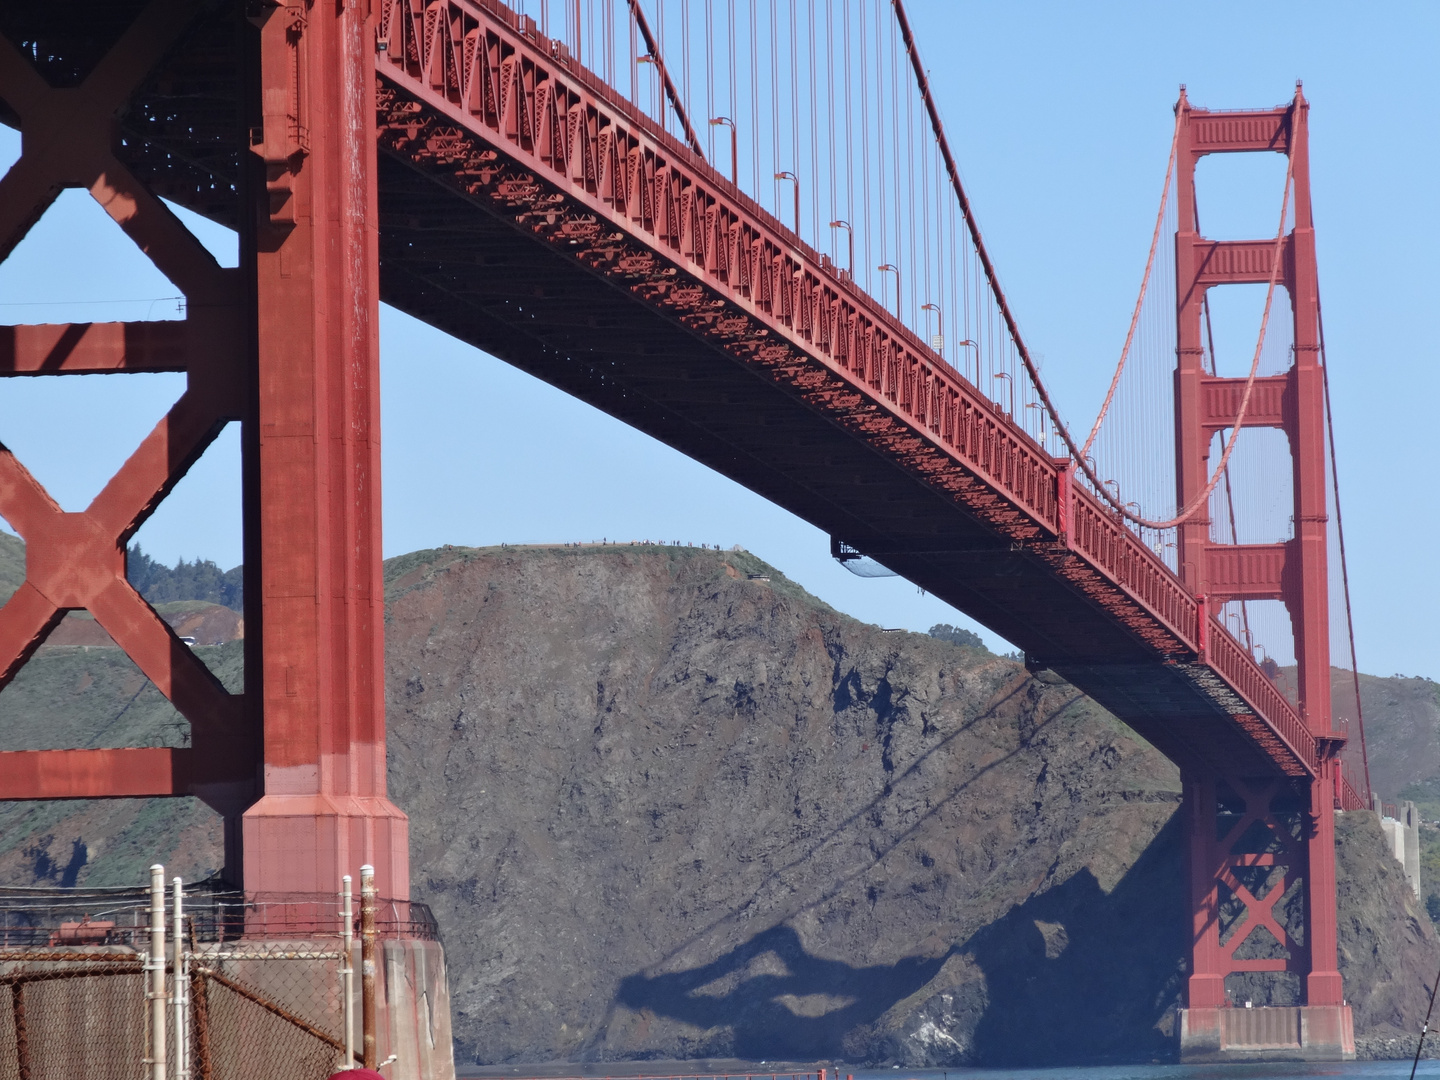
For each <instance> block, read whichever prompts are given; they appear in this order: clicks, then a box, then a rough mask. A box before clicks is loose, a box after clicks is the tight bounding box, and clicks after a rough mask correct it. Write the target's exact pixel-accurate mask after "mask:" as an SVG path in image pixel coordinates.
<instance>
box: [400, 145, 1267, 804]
mask: <svg viewBox="0 0 1440 1080" xmlns="http://www.w3.org/2000/svg"><path fill="white" fill-rule="evenodd" d="M380 207H381V226H382V228H381V241H380V243H381V248H380V252H381V263H380V267H381V269H380V282H381V294H382V296H383V297H384V299H385V301H386V302H388V303H390V304H393V305H394V306H395V307H397V308H399V309H400V310H402V311H405V312H407V313H409V314H411V315H413V316H415V317H416V318H418V319H420V320H421V321H423V322H426V323H429V324H431V325H432V326H435V327H438V328H439V329H442V330H444V331H446V332H447V333H450V334H453V335H454V336H456V337H458V338H460V339H461V340H463V341H467V342H469V343H471V344H473V345H475V346H476V347H478V348H480V349H482V350H484V351H485V352H488V353H490V354H491V355H493V356H497V357H499V358H500V359H502V360H505V361H507V362H508V363H511V364H513V365H515V366H516V367H519V368H521V369H522V370H524V371H527V372H529V373H530V374H532V375H535V376H536V377H537V378H540V379H543V380H544V381H545V382H547V383H550V384H551V385H553V386H555V387H557V388H559V389H561V390H563V391H565V392H566V393H568V394H572V395H574V396H575V397H578V398H580V399H581V400H583V401H586V402H589V403H590V404H591V405H594V406H595V407H596V408H599V409H601V410H603V411H605V412H606V413H609V414H610V415H612V416H614V417H616V418H617V419H619V420H622V421H624V422H625V423H627V424H630V425H631V426H633V427H636V428H638V429H640V430H641V431H644V432H646V433H647V434H649V435H652V436H654V437H655V438H656V439H658V440H659V441H661V442H663V443H666V444H667V445H669V446H673V447H675V448H676V449H678V450H681V451H682V452H684V453H685V454H687V455H689V456H690V457H693V458H695V459H696V460H697V461H701V462H703V463H704V464H706V465H708V466H710V467H711V468H713V469H715V470H716V471H717V472H720V473H722V474H724V475H726V476H728V477H730V478H731V479H733V480H736V481H737V482H739V483H741V484H743V485H745V486H746V487H748V488H750V489H751V490H753V491H755V492H756V493H758V494H760V495H762V496H764V497H765V498H767V499H770V500H771V501H773V502H775V503H776V504H778V505H780V506H783V507H785V508H786V509H787V510H789V511H791V512H792V513H794V514H796V515H797V516H799V517H801V518H804V519H805V520H806V521H808V522H810V523H811V524H813V525H816V526H818V527H819V528H821V529H823V530H825V531H826V532H828V533H830V534H831V535H834V536H837V537H841V538H843V539H844V540H845V541H846V542H847V543H849V544H853V545H854V546H855V547H857V548H859V549H860V550H861V551H864V552H867V553H869V554H871V555H873V556H875V557H877V558H878V559H879V560H880V561H882V562H884V563H885V564H886V565H887V566H889V567H890V568H891V569H893V570H895V571H896V572H897V573H899V574H901V575H902V576H904V577H906V578H908V579H909V580H911V581H913V582H915V583H916V584H917V585H918V586H920V587H922V588H924V589H925V590H927V591H928V592H931V593H933V594H935V595H936V596H939V597H940V598H941V599H943V600H945V601H947V602H948V603H951V604H953V605H954V606H955V607H957V608H959V609H960V610H962V611H964V612H965V613H966V614H968V615H970V616H971V617H973V618H975V619H977V620H978V621H980V622H982V623H984V624H985V625H986V626H989V627H990V628H991V629H993V630H994V631H995V632H996V633H998V634H1001V635H1002V636H1004V637H1005V638H1006V639H1007V640H1009V641H1012V642H1014V643H1015V644H1016V645H1018V646H1020V647H1021V648H1022V649H1024V650H1025V651H1026V653H1027V654H1030V655H1032V656H1035V657H1037V658H1040V659H1041V661H1042V662H1043V663H1044V664H1045V665H1046V666H1048V667H1051V668H1052V669H1054V670H1055V671H1057V672H1059V673H1060V674H1063V675H1065V676H1066V677H1067V678H1070V679H1072V680H1073V681H1074V682H1075V683H1076V685H1077V686H1079V687H1080V688H1081V689H1083V690H1085V691H1086V692H1087V693H1089V694H1091V695H1092V696H1094V697H1095V698H1096V699H1097V700H1099V701H1101V702H1102V703H1103V704H1104V705H1105V706H1106V707H1107V708H1109V709H1111V710H1112V711H1114V712H1115V713H1116V715H1118V716H1120V717H1121V718H1122V719H1124V720H1125V721H1126V722H1127V723H1129V724H1131V726H1133V727H1134V728H1135V729H1136V730H1137V731H1139V732H1140V733H1141V734H1143V735H1144V736H1145V737H1146V738H1147V739H1149V740H1151V741H1152V742H1153V743H1154V744H1155V745H1156V747H1157V748H1159V749H1160V750H1161V752H1163V753H1165V754H1166V755H1167V756H1170V757H1171V758H1172V759H1174V760H1177V761H1185V762H1195V763H1197V764H1199V763H1209V764H1215V765H1219V764H1222V763H1223V764H1224V765H1225V767H1227V768H1232V769H1233V768H1236V767H1237V765H1238V766H1239V770H1240V771H1241V772H1242V773H1245V774H1247V775H1251V774H1253V775H1256V776H1263V775H1269V774H1271V773H1273V771H1274V764H1273V762H1272V761H1269V760H1266V759H1265V758H1264V756H1263V755H1261V754H1260V753H1259V752H1258V751H1257V749H1256V748H1255V746H1254V743H1253V742H1251V741H1250V740H1249V739H1248V738H1247V737H1246V736H1245V735H1244V733H1243V732H1241V731H1240V729H1239V728H1237V727H1236V726H1235V725H1234V723H1233V722H1232V720H1231V717H1230V716H1229V714H1227V713H1225V712H1224V711H1223V710H1222V709H1220V708H1219V707H1218V706H1217V704H1216V703H1215V701H1214V700H1213V699H1212V698H1210V697H1208V696H1206V695H1203V694H1201V693H1199V692H1197V688H1196V686H1195V683H1194V681H1193V680H1192V678H1190V677H1189V673H1188V672H1186V671H1182V670H1180V669H1179V668H1178V667H1167V666H1165V665H1162V664H1157V663H1156V662H1155V657H1154V654H1153V652H1151V651H1150V650H1148V649H1147V648H1146V647H1145V645H1144V644H1143V643H1142V642H1140V641H1138V640H1137V639H1136V638H1135V637H1133V636H1132V635H1131V634H1130V633H1128V632H1127V630H1126V629H1125V628H1124V627H1123V626H1121V625H1119V624H1117V623H1116V622H1115V621H1114V619H1113V618H1111V617H1110V615H1109V613H1107V612H1105V611H1103V610H1101V609H1100V608H1098V607H1096V606H1095V605H1094V604H1093V603H1092V602H1091V601H1090V600H1089V599H1088V598H1087V597H1085V596H1083V595H1081V594H1080V593H1079V592H1077V591H1076V590H1074V589H1072V588H1070V587H1069V586H1068V585H1067V584H1066V583H1065V582H1064V581H1062V580H1060V579H1059V578H1057V577H1056V576H1055V574H1054V572H1053V570H1052V569H1051V567H1050V565H1049V564H1048V563H1046V562H1045V561H1043V560H1041V559H1040V558H1038V557H1037V556H1036V554H1035V553H1034V552H1033V551H1030V550H1027V549H1026V548H1025V547H1024V546H1019V545H1013V544H1012V543H1011V542H1010V541H1008V540H1007V539H1005V538H1003V537H997V536H996V535H995V533H994V531H993V530H992V529H990V528H988V527H986V526H985V525H984V524H982V523H981V522H978V521H976V520H975V519H974V518H973V517H971V516H970V515H969V514H967V513H966V512H965V510H964V509H963V508H962V507H960V506H958V505H957V504H956V502H955V500H954V499H952V498H950V497H949V496H948V495H946V494H945V493H944V492H942V491H939V490H937V489H936V488H935V487H933V486H931V485H930V484H927V483H926V482H925V481H924V480H922V479H921V478H919V477H917V476H916V475H914V473H913V472H910V471H909V470H907V469H906V468H905V467H904V466H903V464H902V463H900V462H899V461H897V460H895V459H894V458H893V457H888V456H887V455H885V454H884V453H882V452H881V451H880V450H879V449H877V448H876V447H875V446H874V445H873V444H871V443H869V442H867V441H865V440H864V439H861V438H857V437H856V436H855V435H854V434H853V433H851V432H849V431H847V430H846V429H845V428H843V427H841V426H840V425H839V424H837V423H836V422H835V421H834V420H833V419H832V418H830V417H827V416H825V415H823V414H821V413H819V412H817V411H816V410H814V409H813V408H811V407H810V406H809V405H807V404H806V403H804V402H803V401H801V400H799V399H798V398H797V397H795V396H793V395H791V394H790V393H787V392H786V390H785V388H784V387H782V386H779V385H777V384H776V383H774V382H772V381H770V380H767V379H765V378H764V377H762V376H761V375H760V374H759V373H757V372H755V371H754V370H752V369H750V368H748V367H746V366H745V365H743V364H741V363H739V362H737V361H736V360H735V359H734V358H733V357H731V356H730V355H729V354H728V353H726V352H725V351H724V350H722V349H720V348H717V347H715V346H714V345H712V344H710V343H708V342H707V341H706V340H705V339H704V338H703V337H701V336H699V335H696V334H694V333H692V332H691V331H689V330H687V329H686V328H685V327H683V326H681V325H678V324H677V323H676V322H674V321H672V320H670V319H667V318H665V317H664V316H663V315H662V314H661V313H659V312H657V311H655V310H654V308H653V307H651V306H650V305H647V304H645V303H643V302H642V301H640V300H639V299H637V298H636V297H635V296H634V294H633V293H630V292H629V291H627V290H623V289H619V288H616V287H615V286H614V285H612V284H611V283H610V282H608V281H606V280H605V279H604V278H602V277H601V276H599V275H597V274H592V273H590V272H589V271H587V270H586V269H584V268H583V267H581V266H579V265H577V264H576V263H575V262H574V261H573V260H571V259H568V258H566V257H565V256H564V255H561V254H557V253H556V252H554V251H553V249H552V248H551V246H550V245H549V244H547V243H546V242H544V241H543V240H541V239H538V238H536V237H535V236H534V235H533V234H527V233H526V232H524V231H522V230H520V229H518V228H516V227H515V226H514V224H513V223H511V222H510V221H507V220H505V219H502V218H501V217H499V216H497V215H494V214H492V213H490V212H489V211H488V210H487V209H486V208H485V207H484V205H483V204H481V203H480V202H479V201H478V200H471V199H467V198H465V197H464V196H462V195H460V194H458V193H456V192H455V191H454V190H453V189H451V188H449V187H446V186H444V185H442V184H440V183H438V182H436V181H434V180H432V179H430V178H429V177H427V176H426V175H425V174H424V173H422V172H420V171H418V170H416V169H414V168H412V167H411V166H410V164H409V163H408V162H406V161H404V160H401V159H398V158H395V157H389V156H385V155H382V157H381V164H380ZM500 408H504V403H503V402H496V401H485V402H476V413H477V420H479V421H480V422H481V423H483V422H484V416H485V413H486V412H487V411H489V410H492V409H500ZM545 429H546V424H545V419H544V417H536V418H535V421H534V432H535V438H536V439H537V440H543V439H544V438H545V437H546V434H545ZM478 464H479V463H477V465H478ZM957 467H958V466H957ZM634 482H636V483H643V482H645V480H644V477H643V475H638V474H637V476H636V477H635V478H634Z"/></svg>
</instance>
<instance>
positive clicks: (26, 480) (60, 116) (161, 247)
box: [0, 0, 257, 858]
mask: <svg viewBox="0 0 1440 1080" xmlns="http://www.w3.org/2000/svg"><path fill="white" fill-rule="evenodd" d="M186 16H187V8H186V5H184V4H183V3H179V2H178V0H176V2H166V0H157V2H155V3H152V4H150V5H149V6H148V7H147V8H146V9H145V10H144V11H143V12H142V13H141V15H140V16H139V18H138V19H137V20H136V21H135V23H134V24H133V25H132V26H131V27H130V28H129V29H128V30H127V31H126V32H125V33H124V34H123V36H122V37H121V38H120V39H119V41H118V42H117V43H116V44H115V46H114V47H113V48H112V49H111V50H110V52H109V53H108V54H107V55H106V56H105V57H104V59H103V60H101V61H100V62H99V64H98V65H96V67H95V68H94V69H93V70H92V71H91V72H90V74H89V76H88V77H87V78H86V79H85V80H84V81H83V82H81V83H80V85H79V86H76V87H69V88H64V89H58V90H57V89H53V88H52V87H51V86H50V85H49V84H47V83H46V82H45V80H44V79H43V78H41V77H40V75H39V73H38V72H37V71H36V69H35V68H34V67H33V66H31V64H30V63H29V62H28V61H27V60H26V58H25V57H24V56H22V55H21V54H20V52H19V51H18V50H17V49H16V48H15V47H14V45H13V44H11V43H10V42H9V41H6V40H4V39H0V98H3V100H4V101H5V102H6V103H7V104H8V105H9V106H10V108H11V109H12V110H13V111H14V113H15V114H17V115H18V117H19V118H20V121H21V124H22V128H23V131H24V136H25V137H24V143H23V149H22V153H21V157H20V159H19V161H17V162H16V163H15V165H14V167H12V168H11V170H10V171H9V173H8V174H7V175H6V176H5V177H4V179H3V180H0V258H4V257H6V256H8V255H9V254H10V252H11V251H13V250H14V248H15V245H16V244H18V243H19V242H20V240H21V239H23V238H24V236H25V235H26V233H27V231H28V230H29V228H30V226H31V225H33V224H34V223H35V221H37V220H38V219H39V217H40V215H41V214H43V213H44V211H45V209H46V208H47V207H48V206H49V205H50V204H51V202H52V201H53V200H54V199H55V197H56V196H57V195H58V194H59V192H60V191H61V190H62V189H63V188H65V187H82V188H85V189H88V190H89V192H90V194H91V195H92V196H94V198H95V200H96V201H97V202H98V203H99V204H100V205H101V206H102V207H103V208H104V209H105V212H106V213H107V214H108V215H109V216H110V218H111V219H112V220H113V221H114V222H115V224H116V225H117V226H118V227H119V228H121V229H123V230H124V231H125V232H126V233H127V234H128V235H129V236H130V238H131V239H132V240H134V241H135V243H136V244H137V245H138V246H139V247H140V248H141V249H142V250H143V251H145V253H146V254H147V255H148V256H149V257H150V259H151V260H152V261H153V262H154V264H155V266H156V267H157V268H158V269H159V270H160V271H161V272H162V273H164V274H165V275H166V277H168V278H169V279H170V280H171V281H172V282H174V283H175V285H176V286H177V287H179V288H180V289H181V290H182V292H183V293H184V294H185V297H186V301H187V316H186V318H185V320H184V321H183V322H170V323H123V324H121V323H112V324H99V325H90V324H85V325H75V326H19V327H7V328H5V329H4V330H3V331H0V375H10V376H18V375H59V374H84V373H87V372H92V373H93V372H119V371H177V372H184V373H185V375H186V389H185V392H184V394H183V395H182V396H181V397H180V399H179V401H177V402H176V403H175V405H174V406H173V407H172V408H171V409H170V411H169V412H168V413H167V415H166V416H165V417H164V418H163V419H162V420H161V421H160V422H159V423H158V424H157V425H156V426H155V429H154V430H153V431H152V432H151V433H150V434H149V435H148V436H147V437H146V438H145V440H144V441H143V442H142V443H141V444H140V446H139V447H138V448H137V449H136V450H135V452H134V453H133V454H132V455H131V456H130V458H129V459H128V460H127V461H126V462H125V463H124V465H122V466H121V468H120V470H119V471H118V472H117V473H116V474H115V475H114V476H113V477H112V478H111V479H110V481H109V482H108V483H107V484H106V485H105V487H104V489H103V490H102V491H101V492H100V494H99V495H97V496H96V497H95V499H94V500H93V501H92V502H91V504H90V505H89V506H88V507H87V508H86V509H85V510H83V511H80V512H77V513H67V512H65V511H62V510H61V509H60V507H59V506H58V505H57V504H56V503H55V501H54V500H53V499H52V498H51V497H50V495H49V494H48V493H47V492H46V491H45V489H44V488H43V487H42V486H41V485H40V484H39V483H38V482H37V481H36V480H35V478H34V477H33V476H32V475H31V473H30V472H29V471H28V470H27V469H26V468H25V466H24V465H23V464H22V463H21V462H20V461H19V460H18V459H17V458H16V457H15V455H14V454H13V453H12V452H11V451H10V450H9V449H7V448H0V514H3V515H4V518H5V520H6V521H7V522H9V524H10V525H11V526H12V527H13V528H14V529H15V530H16V531H17V532H18V533H19V534H20V535H21V536H22V537H24V539H25V541H26V567H25V583H24V584H23V585H22V586H21V587H20V589H19V590H18V591H17V592H16V593H15V595H14V596H13V597H12V598H11V599H10V601H9V602H8V603H7V604H6V605H5V606H4V608H3V609H0V685H4V684H6V683H8V682H9V681H10V680H11V679H13V678H14V676H15V674H16V672H17V671H18V670H19V669H20V667H21V666H22V665H23V664H24V663H25V661H26V660H27V659H28V658H29V657H30V656H31V655H32V654H33V652H34V651H35V649H37V648H38V647H39V646H40V644H41V643H42V642H43V641H44V640H45V638H46V636H47V635H48V634H49V633H50V631H51V630H53V629H54V628H55V626H56V625H58V623H59V621H60V619H61V618H62V617H63V616H64V615H65V613H66V612H67V611H74V610H80V609H85V610H88V611H90V612H91V613H92V614H94V616H95V618H96V620H97V621H98V622H99V623H100V624H101V626H103V627H104V628H105V630H106V631H108V632H109V634H110V636H111V637H112V638H114V639H115V642H116V643H117V644H118V645H120V646H121V648H123V649H124V650H125V651H126V653H127V654H128V655H129V656H130V657H131V659H133V660H134V661H135V663H136V664H137V665H138V666H139V668H140V670H141V671H143V672H144V673H145V674H146V675H147V676H148V677H149V678H150V680H151V681H152V682H153V683H154V684H155V685H156V687H157V688H159V690H160V691H161V692H162V693H164V694H165V696H166V697H168V698H169V699H170V701H171V702H172V703H173V704H174V705H175V707H176V708H177V709H178V710H179V711H180V712H181V713H182V714H183V715H184V716H185V718H186V719H187V720H189V721H190V725H191V734H190V741H191V745H190V746H189V747H186V748H181V749H168V748H155V749H111V750H107V749H98V750H49V751H29V752H15V753H5V754H0V790H4V792H5V794H6V797H8V798H77V797H94V796H106V795H170V794H194V795H199V796H200V797H202V798H204V799H205V800H206V801H207V802H209V803H210V804H211V805H212V806H214V807H215V808H216V809H218V810H220V811H221V812H222V813H224V814H226V815H227V817H228V818H229V819H230V820H231V821H232V822H233V821H234V819H235V816H236V815H237V814H238V812H239V811H240V809H242V808H243V806H244V805H245V803H247V802H248V801H249V800H250V798H251V797H252V791H253V775H254V769H253V761H254V755H255V751H256V748H257V747H256V741H255V739H254V738H253V737H252V736H251V734H250V732H251V728H250V726H249V725H248V724H247V723H246V722H245V714H246V706H247V701H246V699H245V698H243V697H242V696H240V695H231V694H228V693H226V691H225V690H224V688H223V687H222V686H221V685H220V683H219V682H218V681H217V680H216V679H215V677H214V676H213V675H211V673H210V671H209V670H208V669H207V668H206V667H205V666H204V665H203V664H202V663H201V662H200V661H199V660H198V659H197V658H196V656H195V654H194V653H193V652H192V651H191V650H190V649H189V648H188V647H187V646H186V645H185V644H184V643H183V642H181V641H180V640H179V638H177V637H176V636H175V634H174V632H173V631H171V629H170V627H169V626H168V625H166V623H165V622H164V621H163V620H162V619H160V617H159V616H158V615H156V614H155V612H154V611H153V610H151V608H150V606H149V605H148V604H146V603H145V602H144V600H142V599H141V598H140V596H139V595H138V594H137V593H136V592H135V590H134V589H133V588H131V586H130V585H129V583H128V582H127V581H126V580H125V549H126V544H127V542H128V540H129V538H130V537H131V536H133V535H134V533H135V531H136V530H137V529H138V528H139V527H140V526H141V524H142V523H143V522H144V521H145V519H146V518H147V517H148V516H149V515H150V513H151V512H152V511H153V510H154V508H155V506H156V505H157V504H158V503H159V502H160V500H161V499H163V498H164V497H165V495H166V494H167V493H168V492H169V491H170V489H171V488H172V487H173V486H174V485H175V483H176V482H178V481H179V479H180V478H181V477H182V476H183V475H184V474H185V471H186V469H188V468H189V466H190V465H191V463H192V462H194V461H195V459H196V458H198V457H199V456H200V454H201V453H203V452H204V450H205V447H206V446H207V445H208V444H209V443H210V441H211V440H212V439H213V438H214V437H215V436H216V435H217V434H218V433H219V431H220V429H221V428H222V427H223V426H224V424H225V423H226V422H227V421H229V420H237V419H241V418H242V417H243V416H244V415H245V412H246V410H247V408H248V381H247V379H246V377H245V364H244V356H243V353H242V351H241V348H240V343H241V342H242V341H243V340H244V333H243V313H242V301H243V289H242V287H241V282H240V278H239V275H238V274H237V273H236V272H235V271H231V270H224V269H222V268H221V267H220V266H219V265H217V264H216V262H215V260H214V259H213V258H212V257H211V256H210V254H209V253H208V252H207V251H206V250H205V249H204V248H203V247H202V246H201V245H200V244H199V242H198V241H196V240H195V238H194V237H193V236H191V235H190V233H189V232H188V231H187V230H186V229H185V228H184V227H183V226H182V225H181V224H180V222H179V221H178V220H177V219H176V217H175V215H174V214H173V213H171V212H170V210H169V209H168V208H166V206H165V205H164V203H162V202H161V201H160V200H159V199H157V198H156V197H155V196H154V195H153V194H152V193H151V192H150V191H149V190H148V189H147V188H146V187H145V185H144V184H143V183H141V182H140V181H139V180H137V179H136V177H135V176H134V174H133V173H132V172H131V171H130V170H129V169H128V168H127V167H126V166H125V165H123V164H121V162H120V161H119V160H117V158H116V156H115V152H114V150H115V145H116V141H117V130H116V124H117V122H116V113H117V112H118V111H119V109H120V106H121V105H123V104H124V102H125V101H126V100H127V99H128V98H129V97H130V96H131V94H132V93H133V92H134V90H135V88H136V86H137V85H138V84H139V83H140V82H141V81H142V80H143V79H144V78H145V76H146V75H147V73H148V72H149V71H150V69H151V68H152V67H153V66H154V64H155V62H156V61H157V60H158V59H159V58H160V57H161V55H162V54H163V53H164V51H165V50H166V49H167V48H168V47H169V46H170V45H171V43H172V42H173V41H174V40H175V38H176V36H177V35H178V33H179V32H180V31H181V30H182V29H183V28H184V26H185V24H186ZM226 838H227V857H230V858H233V857H234V856H235V855H236V854H237V853H238V851H237V847H236V844H235V840H236V837H235V834H234V830H233V829H230V830H227V837H226Z"/></svg>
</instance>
